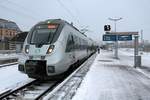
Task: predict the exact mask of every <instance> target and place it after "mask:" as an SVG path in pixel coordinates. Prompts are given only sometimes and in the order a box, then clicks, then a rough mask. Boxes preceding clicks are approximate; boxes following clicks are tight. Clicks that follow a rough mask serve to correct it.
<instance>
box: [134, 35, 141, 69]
mask: <svg viewBox="0 0 150 100" xmlns="http://www.w3.org/2000/svg"><path fill="white" fill-rule="evenodd" d="M134 38H135V39H134V67H135V68H136V67H141V56H139V50H138V49H139V36H138V35H135V36H134Z"/></svg>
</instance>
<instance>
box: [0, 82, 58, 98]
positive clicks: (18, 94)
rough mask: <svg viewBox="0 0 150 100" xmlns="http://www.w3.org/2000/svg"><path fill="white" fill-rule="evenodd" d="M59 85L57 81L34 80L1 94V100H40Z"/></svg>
mask: <svg viewBox="0 0 150 100" xmlns="http://www.w3.org/2000/svg"><path fill="white" fill-rule="evenodd" d="M57 84H58V82H56V81H39V80H34V81H32V82H30V83H27V84H25V85H23V86H21V87H18V88H16V89H14V90H11V89H10V90H6V91H5V92H3V93H1V94H0V100H27V99H28V100H38V99H39V98H40V97H41V96H43V95H44V94H45V93H47V92H48V91H50V90H51V89H52V88H53V87H54V86H55V85H57Z"/></svg>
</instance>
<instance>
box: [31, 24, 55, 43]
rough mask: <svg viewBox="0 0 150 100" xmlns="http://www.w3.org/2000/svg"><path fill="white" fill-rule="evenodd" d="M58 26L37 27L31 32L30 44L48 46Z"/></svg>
mask: <svg viewBox="0 0 150 100" xmlns="http://www.w3.org/2000/svg"><path fill="white" fill-rule="evenodd" d="M57 27H58V25H39V26H36V27H35V29H34V30H33V31H32V36H31V41H30V42H31V44H49V43H50V42H51V41H52V39H53V37H54V35H55V32H56V30H57Z"/></svg>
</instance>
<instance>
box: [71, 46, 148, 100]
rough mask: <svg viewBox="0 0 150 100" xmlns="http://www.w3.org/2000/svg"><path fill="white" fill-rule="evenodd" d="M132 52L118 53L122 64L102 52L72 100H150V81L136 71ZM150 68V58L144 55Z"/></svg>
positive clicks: (144, 63)
mask: <svg viewBox="0 0 150 100" xmlns="http://www.w3.org/2000/svg"><path fill="white" fill-rule="evenodd" d="M133 54H134V53H133V50H131V49H121V50H119V58H120V59H119V60H116V59H114V58H113V56H114V55H113V53H112V52H110V51H101V54H99V55H98V56H97V57H96V59H95V61H94V63H93V65H92V66H91V68H90V70H89V72H88V73H87V75H86V76H85V78H84V80H83V81H82V83H81V85H80V87H79V88H78V90H77V92H76V95H75V96H74V97H73V99H72V100H150V95H149V94H150V77H147V76H145V75H144V74H143V73H141V72H140V71H139V68H137V69H135V68H134V67H133V65H134V63H133V61H134V60H133ZM142 59H143V60H142V61H143V62H142V63H143V65H145V66H147V67H150V54H149V53H144V54H143V55H142Z"/></svg>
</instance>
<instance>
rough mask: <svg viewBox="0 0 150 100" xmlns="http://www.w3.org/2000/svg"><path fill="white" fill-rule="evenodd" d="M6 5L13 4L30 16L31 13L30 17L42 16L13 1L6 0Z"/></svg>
mask: <svg viewBox="0 0 150 100" xmlns="http://www.w3.org/2000/svg"><path fill="white" fill-rule="evenodd" d="M5 3H9V4H12V5H14V6H16V7H17V8H21V10H24V11H25V12H28V14H29V13H30V16H31V15H38V16H39V15H40V14H38V13H37V12H36V11H33V10H31V9H28V8H26V7H24V6H22V5H19V4H17V3H15V2H13V1H10V0H5ZM38 16H36V18H37V17H38ZM38 18H39V17H38Z"/></svg>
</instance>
